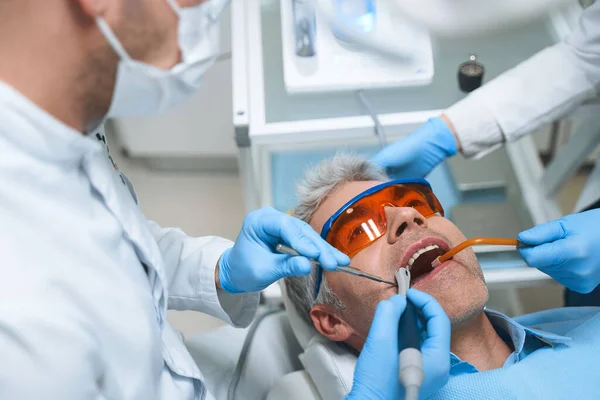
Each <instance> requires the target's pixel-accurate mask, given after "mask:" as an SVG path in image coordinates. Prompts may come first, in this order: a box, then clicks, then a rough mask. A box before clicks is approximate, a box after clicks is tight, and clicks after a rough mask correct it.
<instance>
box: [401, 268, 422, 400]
mask: <svg viewBox="0 0 600 400" xmlns="http://www.w3.org/2000/svg"><path fill="white" fill-rule="evenodd" d="M396 281H397V282H398V294H402V295H404V296H406V292H407V291H408V288H409V287H410V271H409V270H408V269H407V268H400V269H399V270H398V271H397V272H396ZM420 336H421V335H420V332H419V325H418V323H417V309H416V307H415V305H414V304H413V303H411V302H410V301H409V300H408V299H406V309H405V310H404V313H403V314H402V316H401V317H400V322H399V325H398V344H399V346H400V348H399V350H400V355H399V377H398V378H399V380H400V383H402V385H403V386H404V390H405V397H404V398H405V399H406V400H417V399H418V398H419V389H420V388H421V385H422V384H423V381H424V380H425V373H424V371H423V357H422V355H421V339H420Z"/></svg>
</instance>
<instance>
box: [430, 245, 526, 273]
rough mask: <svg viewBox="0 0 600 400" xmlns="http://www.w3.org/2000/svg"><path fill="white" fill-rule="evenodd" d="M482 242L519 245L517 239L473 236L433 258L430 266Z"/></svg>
mask: <svg viewBox="0 0 600 400" xmlns="http://www.w3.org/2000/svg"><path fill="white" fill-rule="evenodd" d="M482 244H492V245H499V246H519V241H518V240H517V239H504V238H473V239H469V240H465V241H464V242H462V243H461V244H459V245H458V246H456V247H454V248H453V249H451V250H450V251H448V252H446V253H445V254H442V255H441V256H439V257H438V258H436V259H435V260H433V262H432V263H431V266H432V267H433V268H436V267H439V266H440V265H441V264H442V263H443V262H445V261H448V260H450V259H451V258H452V257H454V256H455V255H456V254H457V253H459V252H461V251H463V250H464V249H466V248H467V247H471V246H478V245H482Z"/></svg>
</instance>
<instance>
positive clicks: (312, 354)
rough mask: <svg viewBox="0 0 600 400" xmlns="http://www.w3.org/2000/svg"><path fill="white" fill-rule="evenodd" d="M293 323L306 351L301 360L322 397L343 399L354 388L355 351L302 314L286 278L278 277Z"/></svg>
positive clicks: (297, 337) (327, 399) (301, 355)
mask: <svg viewBox="0 0 600 400" xmlns="http://www.w3.org/2000/svg"><path fill="white" fill-rule="evenodd" d="M279 286H280V287H281V293H282V296H283V303H284V305H285V309H286V311H287V314H288V319H289V321H290V326H291V327H292V330H293V331H294V334H295V335H296V339H298V342H299V343H300V346H302V348H303V349H304V353H302V354H300V361H301V362H302V365H303V366H304V368H305V369H306V372H308V374H309V375H310V377H311V379H312V381H313V383H314V385H315V386H316V388H317V391H318V392H319V395H320V396H321V398H322V399H323V400H329V399H336V400H338V399H341V398H343V397H345V396H346V395H347V394H348V393H349V392H350V389H352V382H353V380H354V368H355V366H356V359H357V358H356V355H354V353H352V352H351V351H349V350H348V349H346V348H345V347H343V346H340V345H339V344H337V343H335V342H332V341H331V340H329V339H327V338H326V337H325V336H323V335H321V334H320V333H319V332H318V331H317V330H316V329H315V327H314V326H313V325H312V324H309V323H308V322H307V321H306V320H304V318H302V317H301V316H300V314H299V313H298V310H297V309H296V307H295V306H294V304H293V303H292V301H291V300H290V299H289V297H288V296H287V291H286V288H285V282H284V281H283V280H280V281H279Z"/></svg>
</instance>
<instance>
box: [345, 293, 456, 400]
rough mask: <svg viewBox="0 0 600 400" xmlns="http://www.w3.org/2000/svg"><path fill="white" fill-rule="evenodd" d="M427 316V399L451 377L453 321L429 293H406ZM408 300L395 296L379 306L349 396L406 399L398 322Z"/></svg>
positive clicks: (424, 394)
mask: <svg viewBox="0 0 600 400" xmlns="http://www.w3.org/2000/svg"><path fill="white" fill-rule="evenodd" d="M407 295H408V298H409V299H410V301H411V302H412V303H413V304H414V305H415V306H416V307H417V308H418V309H420V310H421V313H422V315H423V316H424V318H425V321H426V322H425V328H426V330H427V337H426V339H425V341H424V342H423V344H422V345H421V353H422V355H423V367H424V370H425V382H423V386H422V387H421V391H420V394H419V397H420V398H421V399H425V398H427V397H429V396H431V395H432V394H434V393H436V392H437V391H438V390H440V389H441V388H442V387H443V386H444V385H445V384H446V383H447V382H448V379H449V371H450V320H449V319H448V316H447V315H446V313H445V312H444V309H443V308H442V307H441V306H440V305H439V303H438V302H437V301H436V300H435V299H434V298H433V297H431V296H430V295H428V294H427V293H424V292H420V291H418V290H415V289H410V290H409V291H408V293H407ZM405 308H406V300H405V298H404V296H402V295H396V296H393V297H391V298H390V299H388V300H383V301H382V302H380V303H379V305H378V306H377V310H376V311H375V317H374V318H373V324H372V325H371V330H370V331H369V336H368V337H367V341H366V342H365V345H364V347H363V349H362V351H361V353H360V356H359V357H358V362H357V363H356V369H355V371H354V384H353V385H352V390H351V392H350V393H349V394H348V396H347V397H346V399H347V400H355V399H361V400H362V399H367V400H372V399H378V400H384V399H393V400H397V399H403V398H404V388H403V387H402V385H401V384H400V382H399V380H398V355H399V346H398V323H399V322H400V316H401V315H402V313H403V312H404V309H405Z"/></svg>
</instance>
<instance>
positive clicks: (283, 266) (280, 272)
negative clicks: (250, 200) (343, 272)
mask: <svg viewBox="0 0 600 400" xmlns="http://www.w3.org/2000/svg"><path fill="white" fill-rule="evenodd" d="M280 243H283V244H286V245H288V246H290V247H292V248H293V249H294V250H296V251H297V252H298V253H300V254H301V255H302V256H304V257H292V256H289V255H284V254H277V253H274V250H275V246H277V245H278V244H280ZM305 257H310V258H315V259H317V260H318V261H319V263H320V264H321V266H322V267H323V268H325V269H327V270H334V269H335V268H336V267H337V266H338V265H342V266H343V265H348V264H350V259H349V258H348V256H347V255H345V254H343V253H341V252H340V251H338V250H336V249H335V248H333V247H332V246H330V245H329V244H328V243H327V242H326V241H325V240H323V239H322V238H321V236H319V234H318V233H317V232H315V231H314V229H312V228H311V227H310V225H308V224H307V223H305V222H303V221H301V220H299V219H297V218H294V217H291V216H289V215H286V214H284V213H281V212H279V211H276V210H274V209H272V208H268V207H267V208H262V209H260V210H258V211H254V212H252V213H250V214H248V216H246V218H245V219H244V223H243V225H242V230H241V231H240V234H239V235H238V238H237V239H236V241H235V244H234V246H233V247H232V248H231V249H228V250H226V251H225V252H224V253H223V255H222V256H221V258H220V259H219V265H218V267H219V271H218V272H219V273H218V277H219V284H220V286H221V287H222V288H223V289H224V290H225V291H227V292H229V293H233V294H235V293H244V292H257V291H260V290H262V289H264V288H266V287H267V286H269V285H270V284H272V283H274V282H276V281H277V280H279V279H281V278H285V277H287V276H301V275H308V274H309V273H310V271H311V268H312V265H311V263H310V261H309V260H308V259H307V258H305Z"/></svg>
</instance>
